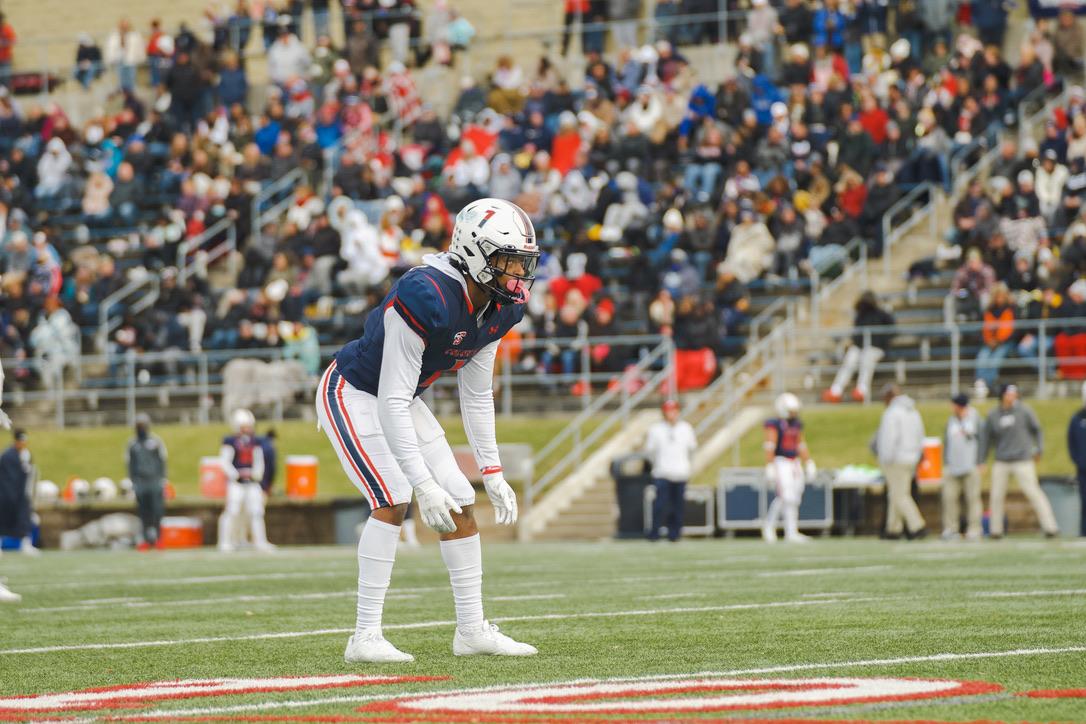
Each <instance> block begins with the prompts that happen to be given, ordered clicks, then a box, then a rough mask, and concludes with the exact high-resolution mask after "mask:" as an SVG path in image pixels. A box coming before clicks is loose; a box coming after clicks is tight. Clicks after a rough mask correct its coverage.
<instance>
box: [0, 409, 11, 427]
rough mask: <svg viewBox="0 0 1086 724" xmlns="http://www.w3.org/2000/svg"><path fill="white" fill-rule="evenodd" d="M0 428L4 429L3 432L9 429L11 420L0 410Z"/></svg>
mask: <svg viewBox="0 0 1086 724" xmlns="http://www.w3.org/2000/svg"><path fill="white" fill-rule="evenodd" d="M0 427H2V428H4V429H5V430H10V429H11V418H10V417H8V413H6V412H4V411H3V410H0Z"/></svg>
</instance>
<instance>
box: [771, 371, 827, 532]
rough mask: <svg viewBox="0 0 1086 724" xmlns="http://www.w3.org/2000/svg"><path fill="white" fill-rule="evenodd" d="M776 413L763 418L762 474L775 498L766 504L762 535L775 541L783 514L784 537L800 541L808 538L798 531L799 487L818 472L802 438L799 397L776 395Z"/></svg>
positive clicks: (789, 394) (787, 393) (800, 497)
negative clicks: (767, 507) (764, 461)
mask: <svg viewBox="0 0 1086 724" xmlns="http://www.w3.org/2000/svg"><path fill="white" fill-rule="evenodd" d="M776 408H777V416H776V417H774V418H771V419H769V420H766V423H765V442H763V443H762V446H763V449H764V450H765V455H766V464H765V477H766V480H767V481H768V482H770V483H773V484H774V485H775V487H776V492H777V497H775V498H774V499H773V502H772V503H770V504H769V511H768V512H767V513H766V519H765V523H764V524H763V525H762V537H763V538H764V539H765V540H766V541H768V542H770V543H772V542H774V541H776V540H777V522H778V520H779V519H780V517H781V514H782V513H783V515H784V539H785V540H786V541H788V542H790V543H802V542H806V541H809V540H810V538H808V537H807V536H805V535H803V534H802V533H800V532H799V504H800V500H802V498H803V486H804V483H805V482H807V481H812V480H814V478H815V475H816V474H817V473H818V468H817V467H816V466H815V463H814V460H812V459H811V455H810V453H809V452H808V450H807V442H806V440H804V439H803V423H802V422H800V419H799V408H800V404H799V398H798V397H796V396H795V395H793V394H792V393H790V392H785V393H784V394H782V395H780V396H779V397H777V401H776Z"/></svg>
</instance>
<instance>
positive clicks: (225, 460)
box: [219, 445, 238, 480]
mask: <svg viewBox="0 0 1086 724" xmlns="http://www.w3.org/2000/svg"><path fill="white" fill-rule="evenodd" d="M219 457H220V458H222V467H223V470H225V471H226V474H227V475H229V476H230V477H231V478H232V479H234V480H237V479H238V469H237V468H235V467H234V448H232V447H230V446H229V445H223V446H222V447H221V448H219Z"/></svg>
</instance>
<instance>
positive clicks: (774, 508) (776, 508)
mask: <svg viewBox="0 0 1086 724" xmlns="http://www.w3.org/2000/svg"><path fill="white" fill-rule="evenodd" d="M783 504H784V503H782V502H781V498H780V496H777V497H776V498H773V502H772V503H770V504H769V510H768V511H766V514H765V527H766V528H772V529H773V530H776V529H777V518H778V517H779V516H780V514H781V506H782V505H783Z"/></svg>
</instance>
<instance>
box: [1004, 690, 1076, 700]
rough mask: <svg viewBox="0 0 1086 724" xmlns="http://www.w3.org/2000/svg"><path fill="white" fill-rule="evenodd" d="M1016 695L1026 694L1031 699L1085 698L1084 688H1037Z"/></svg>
mask: <svg viewBox="0 0 1086 724" xmlns="http://www.w3.org/2000/svg"><path fill="white" fill-rule="evenodd" d="M1018 696H1028V697H1030V698H1031V699H1086V689H1038V690H1036V691H1024V692H1022V693H1021V694H1019V695H1018Z"/></svg>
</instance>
